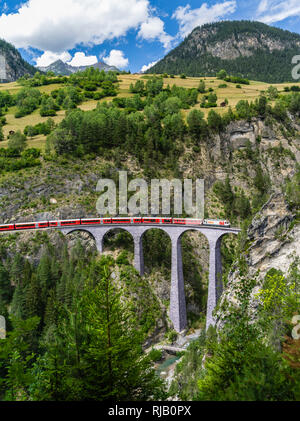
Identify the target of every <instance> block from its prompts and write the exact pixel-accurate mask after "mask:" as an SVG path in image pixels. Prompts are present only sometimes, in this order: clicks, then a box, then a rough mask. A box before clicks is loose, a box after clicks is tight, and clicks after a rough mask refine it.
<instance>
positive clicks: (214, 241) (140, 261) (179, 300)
mask: <svg viewBox="0 0 300 421" xmlns="http://www.w3.org/2000/svg"><path fill="white" fill-rule="evenodd" d="M116 228H121V229H123V230H125V231H127V232H128V233H129V234H131V236H132V238H133V240H134V266H135V268H136V270H137V271H138V272H139V273H140V275H143V274H144V257H143V242H142V239H143V234H144V233H145V232H146V231H148V230H150V229H153V228H156V229H160V230H162V231H164V232H165V233H166V234H167V235H168V236H169V237H170V239H171V243H172V262H171V291H170V319H171V321H172V323H173V326H174V329H175V330H176V331H177V332H181V331H183V330H184V329H185V328H186V326H187V317H186V302H185V293H184V279H183V270H182V256H181V236H182V234H183V233H184V232H186V231H198V232H201V233H202V234H203V235H204V236H205V237H206V238H207V240H208V243H209V250H210V256H209V285H208V302H207V317H206V329H208V327H209V326H210V325H213V326H214V325H215V320H214V317H213V314H212V313H213V310H214V308H215V307H216V305H217V302H218V299H219V297H220V295H221V294H222V288H223V286H222V262H221V250H220V247H221V240H222V237H223V236H224V235H226V234H238V233H239V232H240V230H239V229H237V228H219V227H214V228H212V227H209V226H208V227H205V226H204V227H191V226H190V227H186V226H185V227H178V226H172V225H170V226H157V225H146V226H145V225H143V226H141V225H139V226H129V225H121V224H120V225H118V226H116V225H114V226H109V227H108V226H103V225H97V226H89V227H84V228H83V227H82V228H81V227H80V228H78V227H76V228H75V227H70V228H66V227H63V228H60V227H58V228H56V229H60V230H61V231H62V232H63V233H64V234H69V233H71V232H74V231H86V232H88V233H90V235H91V236H92V237H93V238H94V240H95V242H96V247H97V250H98V251H99V253H102V252H103V238H104V236H105V234H106V233H107V232H109V231H111V230H113V229H116Z"/></svg>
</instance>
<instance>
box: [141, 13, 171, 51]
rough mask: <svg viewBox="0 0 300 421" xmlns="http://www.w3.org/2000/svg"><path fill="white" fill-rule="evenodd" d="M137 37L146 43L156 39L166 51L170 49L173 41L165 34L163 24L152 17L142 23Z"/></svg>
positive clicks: (158, 19)
mask: <svg viewBox="0 0 300 421" xmlns="http://www.w3.org/2000/svg"><path fill="white" fill-rule="evenodd" d="M138 37H139V38H142V39H145V40H147V41H154V40H155V39H158V40H159V41H160V42H161V43H162V44H163V46H164V48H166V49H168V48H170V46H171V41H172V40H173V37H172V36H171V35H168V34H167V33H166V32H165V30H164V22H163V21H162V20H161V19H160V18H158V17H152V18H149V19H148V20H147V21H145V22H143V23H142V24H141V28H140V30H139V33H138Z"/></svg>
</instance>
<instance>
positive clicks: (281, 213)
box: [217, 193, 300, 328]
mask: <svg viewBox="0 0 300 421" xmlns="http://www.w3.org/2000/svg"><path fill="white" fill-rule="evenodd" d="M295 218H296V216H295V215H294V214H293V213H292V212H291V211H290V210H289V207H288V204H287V202H286V200H285V197H284V195H283V194H282V193H276V194H273V195H272V196H271V198H270V199H269V201H268V202H267V203H266V204H265V205H264V206H263V207H262V209H261V210H260V212H259V213H258V214H257V215H256V217H255V218H254V219H253V221H252V223H251V225H250V226H249V228H248V232H247V240H248V248H247V252H246V254H245V258H246V263H247V266H248V268H249V272H248V276H249V277H252V278H254V277H256V279H257V282H256V286H255V287H254V289H253V291H252V299H251V304H250V308H252V310H253V315H254V317H255V309H256V307H257V299H256V298H255V294H256V293H257V292H258V291H259V288H260V286H261V282H262V280H263V279H264V277H265V275H266V274H267V272H268V271H269V270H270V269H272V268H274V269H277V270H281V271H282V272H283V274H284V275H288V272H289V269H290V266H291V264H292V263H294V262H295V261H297V260H298V261H299V259H300V248H299V243H300V225H299V223H298V224H297V223H296V219H295ZM237 282H241V278H240V275H239V271H238V269H237V268H236V267H235V268H234V269H233V270H232V272H231V273H230V274H229V277H228V283H227V286H226V289H225V290H224V292H223V295H222V297H221V300H220V309H221V310H219V311H217V318H218V323H217V326H218V328H221V327H222V325H223V322H222V311H223V309H224V304H225V303H226V302H227V303H228V302H230V303H235V297H234V292H233V291H234V286H235V284H236V283H237Z"/></svg>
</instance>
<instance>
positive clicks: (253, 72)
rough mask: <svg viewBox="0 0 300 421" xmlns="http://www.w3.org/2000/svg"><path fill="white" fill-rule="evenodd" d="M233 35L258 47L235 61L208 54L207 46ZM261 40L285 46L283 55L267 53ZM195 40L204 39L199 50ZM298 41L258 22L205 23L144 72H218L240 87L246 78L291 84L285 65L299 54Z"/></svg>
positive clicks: (275, 51)
mask: <svg viewBox="0 0 300 421" xmlns="http://www.w3.org/2000/svg"><path fill="white" fill-rule="evenodd" d="M233 34H234V36H235V37H237V38H239V39H243V38H244V37H245V38H249V39H253V38H255V39H257V43H258V46H257V47H256V48H255V49H253V48H251V47H250V48H249V50H248V51H249V52H251V55H250V54H247V55H240V56H239V57H237V58H235V59H231V58H228V59H224V58H223V57H222V58H220V57H217V56H216V55H213V54H212V53H211V52H209V50H210V48H209V47H211V46H214V45H216V44H217V43H219V44H220V43H222V42H224V43H226V42H228V41H229V42H231V40H232V36H233ZM262 37H265V38H267V39H271V40H273V42H284V43H286V45H289V47H286V48H285V50H284V54H282V51H279V50H272V52H270V50H269V49H266V48H265V46H264V45H263V43H262V41H261V40H262ZM195 39H202V40H204V41H203V44H202V45H203V47H202V48H199V43H197V42H195ZM299 40H300V38H299V35H298V34H294V33H291V32H288V31H283V30H281V29H279V28H275V27H273V26H269V25H266V24H263V23H261V22H253V21H246V20H242V21H223V22H216V23H210V24H205V25H202V26H201V27H198V28H195V29H194V30H193V32H192V33H191V34H190V35H189V36H187V37H186V38H185V40H184V41H183V42H182V43H181V44H180V45H179V46H177V47H176V48H175V49H174V50H172V51H171V52H170V53H168V54H167V55H166V56H165V58H164V59H162V60H160V61H159V62H158V63H157V64H155V65H154V66H153V67H152V68H150V69H149V70H147V73H164V72H167V73H170V72H171V73H173V74H177V75H178V74H181V73H184V74H186V75H187V76H191V77H203V76H208V77H210V76H215V75H216V73H218V75H219V74H221V77H222V78H224V77H225V72H226V75H227V74H229V75H234V76H236V77H238V78H239V80H240V81H237V79H235V78H234V79H232V80H230V81H229V82H233V81H235V80H236V82H234V83H240V84H242V83H247V84H248V79H251V80H259V81H263V82H267V83H285V82H287V81H291V82H293V78H292V75H291V71H290V68H288V66H286V63H291V62H292V58H293V57H294V56H295V55H297V54H298V53H299V51H298V43H299ZM225 45H226V44H225ZM224 49H225V48H224ZM224 69H225V72H224ZM225 79H226V77H225Z"/></svg>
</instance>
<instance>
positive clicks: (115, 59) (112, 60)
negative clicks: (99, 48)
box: [103, 50, 129, 69]
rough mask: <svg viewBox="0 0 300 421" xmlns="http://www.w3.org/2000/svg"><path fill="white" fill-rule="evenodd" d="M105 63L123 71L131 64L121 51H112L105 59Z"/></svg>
mask: <svg viewBox="0 0 300 421" xmlns="http://www.w3.org/2000/svg"><path fill="white" fill-rule="evenodd" d="M103 61H104V63H106V64H108V65H109V66H116V67H117V68H118V69H123V68H124V67H127V66H128V64H129V60H128V58H126V57H125V56H124V52H123V51H121V50H111V52H110V53H109V55H108V56H107V57H103Z"/></svg>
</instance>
